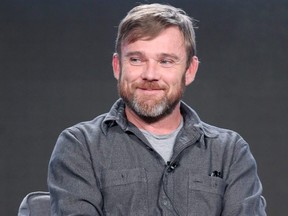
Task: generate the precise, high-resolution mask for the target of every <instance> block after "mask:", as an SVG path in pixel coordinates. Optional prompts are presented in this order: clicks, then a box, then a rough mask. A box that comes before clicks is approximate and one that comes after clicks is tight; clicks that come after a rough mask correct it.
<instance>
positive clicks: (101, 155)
mask: <svg viewBox="0 0 288 216" xmlns="http://www.w3.org/2000/svg"><path fill="white" fill-rule="evenodd" d="M124 109H125V105H124V102H123V101H122V100H121V99H119V100H118V101H116V102H115V104H114V105H113V106H112V108H111V110H110V112H109V113H106V114H103V115H100V116H98V117H96V118H95V119H94V120H92V121H88V122H82V123H79V124H77V125H75V126H72V127H70V128H68V129H66V130H64V131H63V132H62V133H61V134H60V136H59V138H58V140H57V143H56V145H55V148H54V150H53V153H52V156H51V159H50V162H49V169H48V187H49V191H50V194H51V208H52V215H55V216H56V215H57V216H60V215H61V216H64V215H65V216H66V215H73V216H76V215H82V216H83V215H86V216H92V215H93V216H95V215H96V216H97V215H103V216H104V215H107V216H118V215H123V216H158V215H159V216H160V215H165V216H175V215H176V216H184V215H185V216H186V215H189V216H228V215H229V216H234V215H235V216H265V215H266V213H265V206H266V203H265V199H264V198H263V196H262V186H261V182H260V180H259V178H258V175H257V166H256V162H255V160H254V158H253V156H252V154H251V152H250V150H249V146H248V144H247V143H246V142H245V140H244V139H243V138H242V137H241V136H240V135H239V134H237V133H236V132H233V131H231V130H227V129H221V128H218V127H214V126H211V125H208V124H206V123H204V122H202V121H201V120H200V118H199V117H198V115H197V114H196V112H195V111H194V110H192V109H191V108H190V107H189V106H188V105H186V104H185V103H184V102H181V113H182V115H183V119H184V125H183V127H182V129H181V130H180V132H179V133H178V136H177V138H176V142H175V146H174V149H173V155H172V158H171V162H170V163H169V165H167V163H165V161H164V160H163V159H162V157H161V156H160V155H159V154H158V153H157V152H156V151H155V150H153V148H152V146H151V145H150V144H149V142H148V141H147V139H146V138H145V136H144V135H143V134H142V133H141V132H140V130H139V129H138V128H137V127H135V126H134V125H133V124H131V123H129V122H128V121H127V118H126V116H125V111H124Z"/></svg>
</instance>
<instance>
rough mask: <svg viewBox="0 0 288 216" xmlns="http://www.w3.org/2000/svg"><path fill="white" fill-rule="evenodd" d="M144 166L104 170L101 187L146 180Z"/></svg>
mask: <svg viewBox="0 0 288 216" xmlns="http://www.w3.org/2000/svg"><path fill="white" fill-rule="evenodd" d="M146 181H147V179H146V172H145V169H144V168H135V169H123V170H105V171H103V172H102V181H101V182H102V187H110V186H116V185H125V184H131V183H135V182H146Z"/></svg>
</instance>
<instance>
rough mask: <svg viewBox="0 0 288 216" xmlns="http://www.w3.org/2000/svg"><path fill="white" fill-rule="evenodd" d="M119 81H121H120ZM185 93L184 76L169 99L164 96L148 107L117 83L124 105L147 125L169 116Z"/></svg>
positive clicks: (147, 104) (145, 101) (144, 102)
mask: <svg viewBox="0 0 288 216" xmlns="http://www.w3.org/2000/svg"><path fill="white" fill-rule="evenodd" d="M120 80H121V79H120ZM184 91H185V76H183V78H182V83H181V86H180V89H178V91H177V92H176V93H175V94H174V95H172V96H171V97H170V98H168V97H167V95H165V96H164V97H163V98H161V99H158V100H157V101H156V102H155V103H154V105H150V104H149V102H147V101H148V100H149V99H151V98H147V100H145V99H143V98H142V100H140V99H139V98H138V97H137V96H136V95H134V94H132V93H131V92H128V91H127V89H125V87H124V86H122V85H121V81H119V82H118V92H119V95H120V97H121V98H122V99H123V101H124V102H125V104H126V105H127V106H128V107H129V108H130V109H131V110H132V111H133V112H134V113H135V114H136V115H137V116H139V117H140V118H141V119H142V120H144V121H145V122H147V123H153V122H156V121H159V120H160V119H163V118H164V117H166V116H167V115H169V114H171V113H172V112H173V110H174V109H175V107H176V106H177V104H178V103H179V102H180V100H181V98H182V96H183V94H184Z"/></svg>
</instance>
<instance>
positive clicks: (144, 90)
mask: <svg viewBox="0 0 288 216" xmlns="http://www.w3.org/2000/svg"><path fill="white" fill-rule="evenodd" d="M121 51H122V53H121V59H119V56H118V55H117V54H116V55H114V57H113V69H114V75H115V77H116V78H117V79H118V90H119V94H120V96H121V97H122V98H123V100H124V101H125V103H126V104H127V106H128V107H129V108H130V109H132V110H133V111H134V112H135V113H136V114H137V115H138V116H140V117H142V118H147V119H153V118H155V119H156V118H159V117H162V116H165V115H167V114H169V113H171V112H172V111H173V110H174V108H175V106H176V105H177V104H178V103H179V101H180V99H181V98H182V95H183V91H184V88H185V86H186V85H188V84H190V83H191V82H192V81H193V79H194V76H195V73H196V70H197V67H195V65H194V67H193V69H195V70H191V66H190V67H188V69H187V65H186V62H187V55H186V50H185V44H184V38H183V35H182V34H181V32H180V31H179V29H178V28H177V27H169V28H167V29H165V30H164V31H162V32H161V33H160V34H159V35H158V36H157V37H155V38H153V39H149V40H146V39H145V38H142V39H140V40H137V41H135V42H133V43H124V44H122V47H121ZM194 58H195V59H194V60H195V61H194V60H192V63H191V65H192V64H193V63H194V64H196V60H197V58H196V57H194ZM120 62H121V63H120ZM197 65H198V61H197ZM187 78H188V79H187Z"/></svg>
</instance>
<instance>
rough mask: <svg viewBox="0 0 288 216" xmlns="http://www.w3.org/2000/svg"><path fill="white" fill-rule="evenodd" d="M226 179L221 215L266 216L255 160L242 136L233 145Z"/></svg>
mask: <svg viewBox="0 0 288 216" xmlns="http://www.w3.org/2000/svg"><path fill="white" fill-rule="evenodd" d="M226 181H227V183H228V185H227V188H226V192H225V196H224V210H223V212H222V216H228V215H229V216H234V215H235V216H247V215H253V216H266V213H265V207H266V201H265V199H264V197H263V196H262V185H261V182H260V180H259V177H258V174H257V166H256V161H255V159H254V157H253V156H252V154H251V152H250V150H249V146H248V144H247V143H246V142H245V141H244V140H243V139H242V138H240V139H239V140H238V142H237V143H236V145H235V149H234V153H233V161H232V164H231V166H230V168H229V174H228V177H227V180H226Z"/></svg>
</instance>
